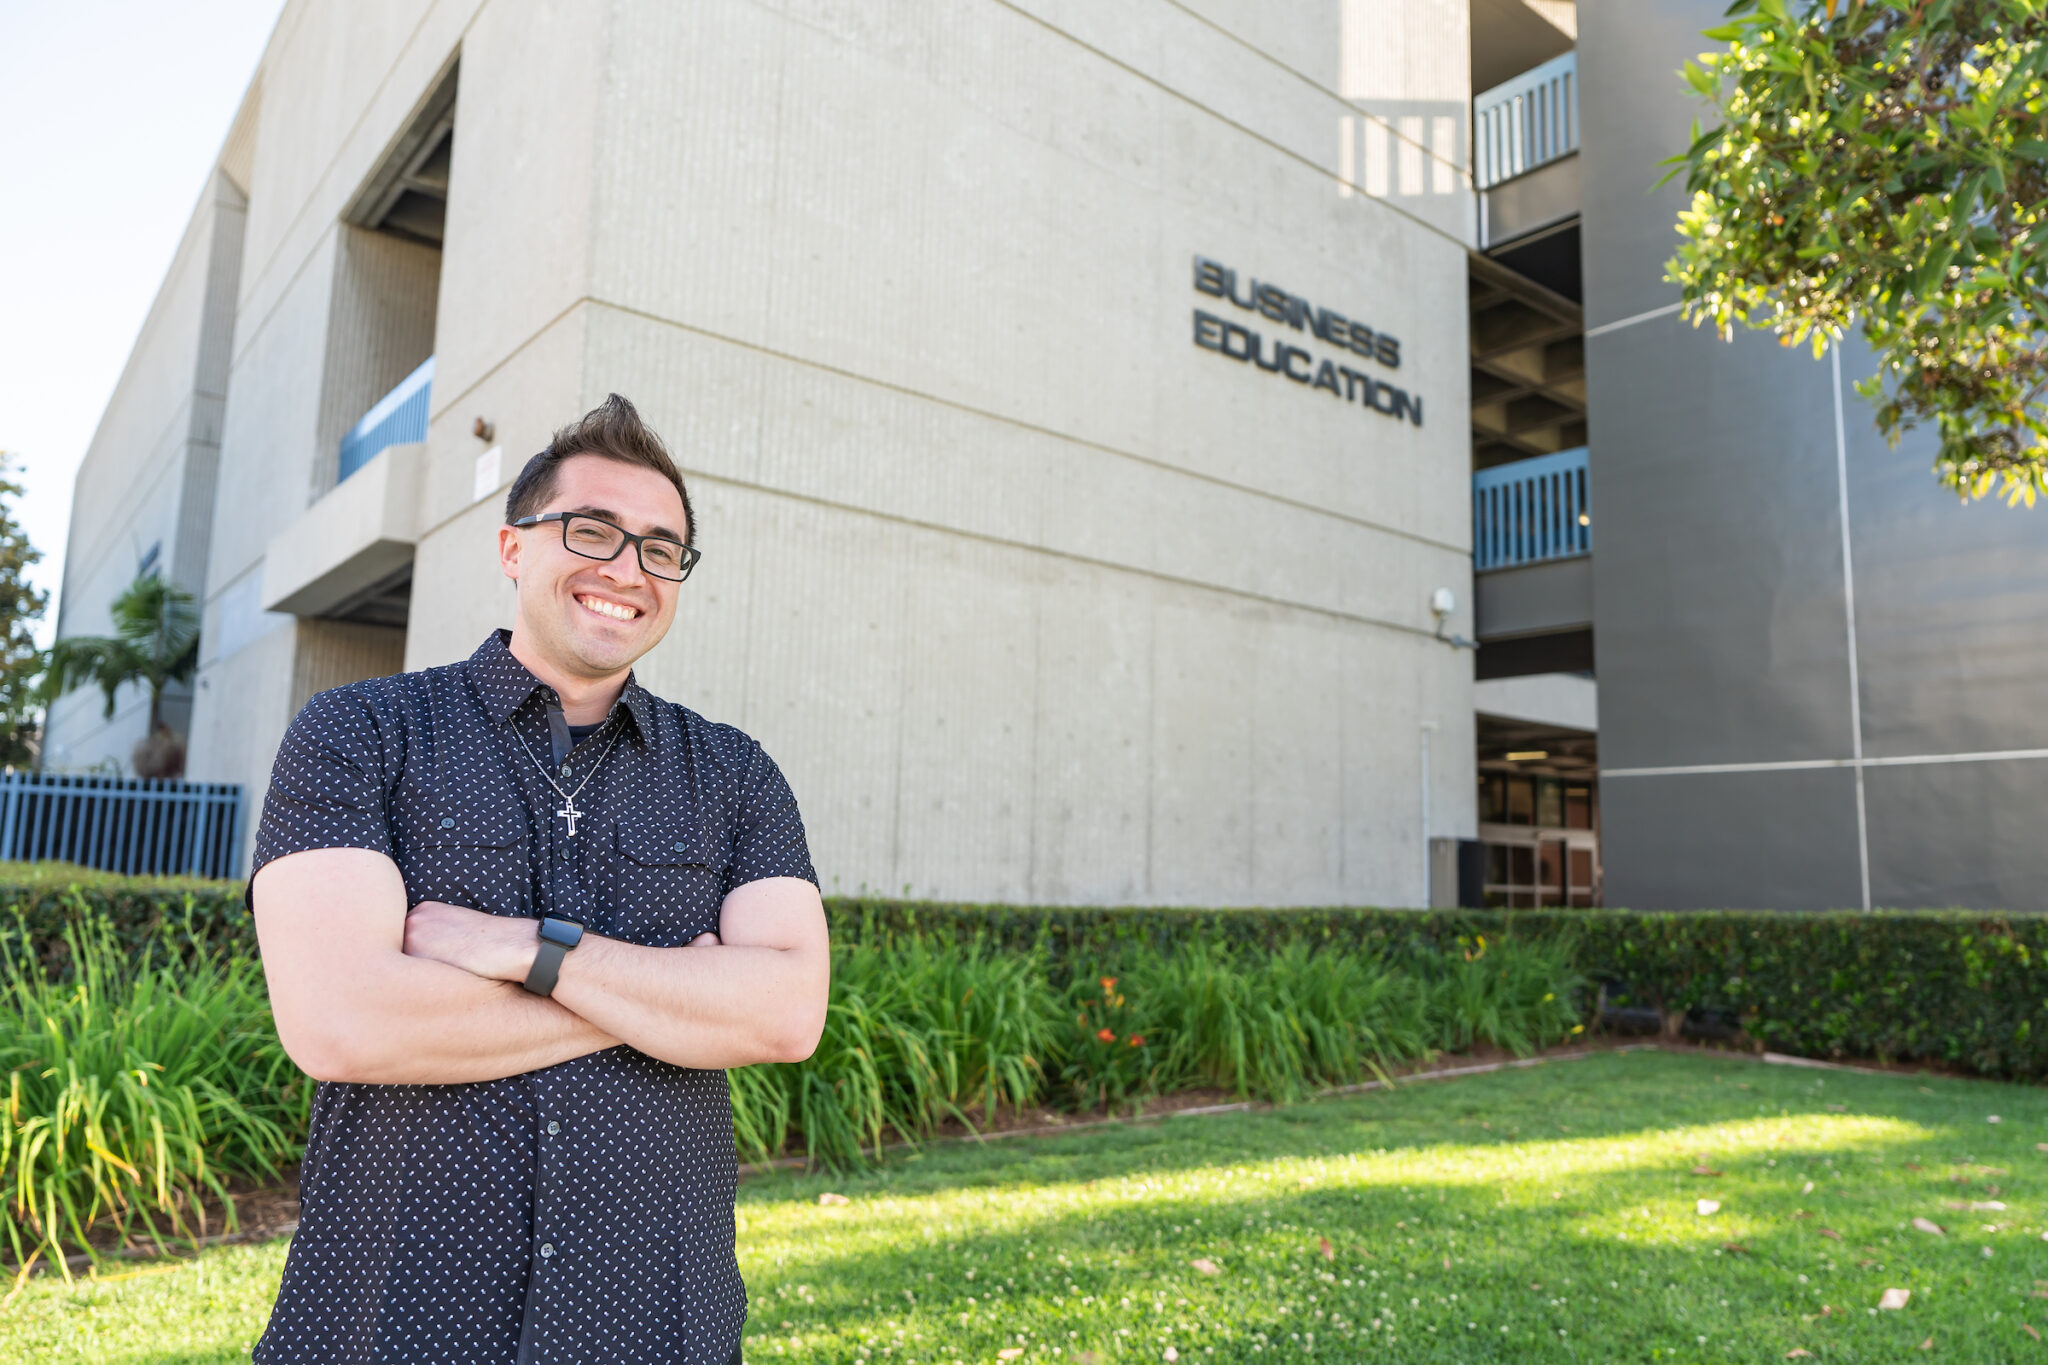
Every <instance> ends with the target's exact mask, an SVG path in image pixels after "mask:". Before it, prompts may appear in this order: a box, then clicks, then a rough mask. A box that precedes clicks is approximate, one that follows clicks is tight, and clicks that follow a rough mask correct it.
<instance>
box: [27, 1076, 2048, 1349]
mask: <svg viewBox="0 0 2048 1365" xmlns="http://www.w3.org/2000/svg"><path fill="white" fill-rule="evenodd" d="M1991 1114H1996V1115H1997V1116H1998V1117H1999V1120H2000V1122H1999V1123H1997V1124H1995V1125H1994V1124H1991V1123H1989V1122H1988V1116H1989V1115H1991ZM2037 1143H2048V1095H2044V1094H2043V1093H2042V1092H2041V1091H2039V1090H2036V1089H2033V1088H2030V1087H2021V1086H2004V1085H1995V1084H1990V1083H1986V1082H1973V1081H1951V1080H1941V1079H1923V1078H1918V1077H1859V1076H1839V1075H1833V1074H1831V1075H1829V1076H1828V1077H1826V1078H1825V1080H1824V1081H1822V1080H1819V1079H1818V1078H1815V1077H1814V1076H1813V1075H1812V1074H1811V1073H1797V1072H1791V1071H1788V1070H1784V1069H1779V1068H1769V1067H1760V1066H1756V1065H1754V1064H1752V1063H1749V1062H1745V1061H1742V1060H1739V1059H1736V1058H1727V1059H1717V1058H1704V1057H1696V1056H1660V1055H1653V1054H1638V1055H1634V1056H1610V1057H1603V1058H1597V1059H1593V1060H1588V1061H1581V1062H1574V1063H1571V1064H1570V1065H1568V1066H1564V1065H1558V1066H1545V1067H1541V1068H1533V1069H1530V1070H1525V1071H1512V1072H1503V1073H1498V1074H1494V1075H1487V1076H1475V1077H1469V1078H1465V1079H1461V1080H1457V1081H1449V1082H1443V1083H1433V1084H1429V1085H1410V1086H1403V1087H1400V1088H1399V1089H1396V1090H1392V1091H1382V1092H1377V1093H1374V1094H1369V1095H1360V1096H1355V1097H1347V1098H1344V1099H1339V1100H1331V1101H1325V1102H1319V1103H1314V1104H1304V1105H1296V1106H1292V1107H1288V1108H1282V1109H1277V1110H1272V1111H1268V1112H1262V1113H1248V1114H1232V1115H1226V1116H1220V1117H1211V1118H1200V1119H1176V1120H1168V1121H1164V1122H1159V1123H1150V1124H1141V1125H1134V1126H1130V1127H1120V1128H1108V1129H1096V1130H1092V1131H1088V1132H1082V1133H1075V1134H1071V1135H1067V1136H1064V1137H1058V1138H1052V1139H1044V1140H1019V1141H1008V1142H990V1143H987V1144H971V1143H963V1144H947V1145H939V1146H933V1147H930V1148H928V1149H926V1150H925V1151H923V1152H922V1153H915V1154H909V1155H907V1156H905V1157H903V1158H902V1159H899V1160H894V1161H892V1162H891V1163H889V1164H888V1165H887V1166H884V1167H882V1168H879V1169H876V1170H873V1171H869V1172H865V1173H862V1174H860V1175H857V1176H838V1177H832V1176H823V1175H801V1174H796V1173H783V1174H778V1175H774V1176H769V1177H764V1178H762V1179H759V1180H749V1181H747V1182H746V1183H745V1184H744V1185H743V1186H742V1187H741V1191H740V1202H739V1207H738V1210H737V1214H738V1220H739V1231H738V1237H739V1251H740V1259H741V1266H742V1269H743V1271H744V1272H745V1275H746V1279H747V1284H748V1288H749V1295H750V1302H751V1308H750V1315H749V1321H748V1328H747V1348H746V1349H747V1359H748V1360H749V1362H752V1363H753V1365H761V1362H768V1361H775V1362H782V1361H788V1362H805V1363H806V1365H812V1363H815V1365H823V1363H824V1362H828V1361H829V1362H841V1361H853V1362H867V1365H951V1362H954V1361H958V1362H960V1363H961V1365H970V1362H990V1363H991V1365H1000V1363H1001V1362H1003V1361H1013V1362H1017V1361H1022V1362H1030V1361H1043V1362H1057V1363H1058V1365H1108V1362H1111V1361H1116V1362H1138V1361H1147V1362H1158V1361H1171V1360H1178V1361H1184V1362H1203V1363H1204V1365H1207V1363H1209V1362H1259V1365H1265V1362H1267V1361H1269V1360H1273V1359H1275V1358H1285V1359H1288V1360H1297V1359H1298V1360H1303V1361H1312V1360H1314V1359H1317V1358H1324V1359H1329V1360H1336V1361H1347V1362H1348V1361H1353V1360H1368V1359H1369V1360H1373V1361H1397V1362H1424V1361H1429V1362H1435V1361H1459V1362H1467V1363H1468V1365H1470V1363H1472V1362H1510V1361H1513V1362H1523V1361H1545V1362H1549V1361H1558V1362H1563V1361H1603V1362H1604V1361H1629V1362H1635V1361H1641V1362H1651V1365H1666V1363H1667V1362H1673V1361H1678V1362H1687V1363H1688V1365H1690V1363H1692V1362H1722V1361H1727V1362H1734V1361H1763V1360H1770V1361H1776V1360H1779V1359H1782V1358H1784V1357H1785V1355H1786V1353H1787V1352H1788V1351H1791V1350H1794V1349H1801V1350H1807V1351H1811V1352H1812V1353H1813V1357H1814V1358H1815V1359H1817V1360H1820V1361H1828V1362H1877V1361H1893V1360H1898V1359H1901V1358H1910V1359H1923V1358H1931V1359H1939V1360H1943V1361H1973V1362H1977V1361H1981V1362H1987V1363H1988V1362H2000V1363H2001V1365H2003V1362H2010V1361H2015V1360H2024V1359H2033V1358H2037V1357H2038V1358H2043V1359H2048V1344H2044V1343H2040V1342H2037V1341H2035V1340H2034V1339H2033V1338H2031V1337H2030V1336H2028V1335H2027V1333H2026V1327H2029V1326H2030V1327H2033V1328H2034V1329H2035V1330H2037V1331H2043V1330H2048V1314H2044V1313H2043V1312H2042V1311H2040V1310H2042V1309H2043V1308H2048V1303H2044V1301H2043V1299H2042V1298H2039V1297H2036V1288H2037V1281H2036V1277H2041V1282H2044V1283H2048V1243H2044V1242H2043V1241H2042V1240H2041V1232H2042V1228H2043V1224H2044V1217H2043V1215H2044V1209H2048V1152H2044V1151H2041V1150H2037V1147H2036V1144H2037ZM828 1192H829V1193H831V1194H834V1195H836V1196H840V1197H842V1198H843V1199H844V1200H845V1201H846V1202H843V1203H842V1202H837V1201H836V1200H835V1201H834V1202H830V1203H826V1204H820V1202H819V1196H820V1195H821V1194H825V1193H828ZM1702 1199H1705V1200H1709V1201H1712V1202H1713V1203H1715V1204H1718V1206H1719V1207H1718V1208H1717V1209H1716V1210H1715V1211H1713V1212H1712V1213H1711V1214H1706V1215H1702V1214H1701V1213H1700V1212H1699V1211H1698V1210H1699V1209H1700V1207H1701V1205H1700V1203H1699V1201H1700V1200H1702ZM1916 1218H1918V1219H1922V1220H1924V1221H1926V1222H1927V1223H1928V1224H1930V1225H1932V1226H1937V1227H1939V1229H1940V1231H1939V1232H1923V1231H1919V1230H1917V1229H1915V1227H1914V1226H1913V1220H1915V1219H1916ZM281 1261H282V1247H281V1246H277V1245H272V1246H269V1247H258V1248H233V1249H222V1250H220V1251H215V1252H209V1253H207V1254H206V1255H205V1256H203V1257H202V1258H200V1261H199V1262H198V1263H197V1264H196V1265H193V1266H189V1267H181V1268H179V1269H178V1270H176V1271H175V1272H172V1273H164V1274H159V1275H155V1276H153V1277H143V1278H137V1279H134V1280H131V1281H126V1282H123V1283H118V1284H104V1285H96V1286H82V1287H80V1288H78V1289H75V1290H66V1289H65V1288H64V1287H63V1286H62V1285H61V1284H59V1283H57V1282H55V1281H38V1282H36V1283H34V1284H31V1285H30V1286H29V1287H28V1288H27V1289H25V1290H24V1292H23V1294H22V1295H21V1297H20V1298H19V1299H18V1300H17V1301H16V1303H15V1305H14V1307H13V1308H12V1309H11V1310H10V1311H9V1313H8V1314H7V1315H6V1316H4V1317H0V1360H6V1361H9V1362H12V1361H15V1360H24V1361H28V1360H37V1361H41V1360H61V1361H67V1362H69V1361H85V1360H107V1361H118V1362H141V1361H145V1360H150V1361H166V1362H177V1365H196V1362H199V1361H214V1360H223V1361H225V1360H232V1359H238V1358H242V1356H241V1354H240V1353H241V1352H245V1351H246V1345H245V1343H246V1342H247V1341H248V1340H249V1339H251V1338H252V1337H253V1335H254V1334H255V1331H256V1330H258V1329H259V1328H260V1324H261V1322H262V1319H263V1315H264V1313H265V1312H266V1311H267V1307H268V1299H269V1295H270V1294H271V1293H272V1292H273V1291H274V1288H275V1285H276V1274H277V1269H278V1267H279V1266H280V1264H281ZM1887 1289H1903V1290H1910V1291H1911V1294H1910V1298H1909V1302H1908V1304H1907V1307H1905V1308H1904V1309H1901V1310H1898V1311H1885V1310H1880V1308H1879V1307H1878V1304H1879V1302H1880V1298H1881V1296H1882V1295H1883V1293H1884V1292H1885V1291H1886V1290H1887ZM2023 1324H2024V1326H2023ZM1923 1341H1932V1342H1933V1343H1934V1345H1933V1346H1932V1347H1931V1348H1930V1351H1931V1352H1932V1353H1933V1354H1932V1355H1931V1356H1922V1354H1921V1353H1920V1351H1919V1349H1918V1348H1919V1347H1920V1345H1921V1343H1922V1342H1923ZM1169 1352H1171V1353H1172V1354H1171V1355H1169Z"/></svg>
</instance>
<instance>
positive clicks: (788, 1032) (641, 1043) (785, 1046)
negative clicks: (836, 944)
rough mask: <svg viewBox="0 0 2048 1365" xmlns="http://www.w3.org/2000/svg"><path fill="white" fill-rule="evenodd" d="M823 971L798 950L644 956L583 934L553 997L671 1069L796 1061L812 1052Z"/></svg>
mask: <svg viewBox="0 0 2048 1365" xmlns="http://www.w3.org/2000/svg"><path fill="white" fill-rule="evenodd" d="M828 971H829V967H828V965H827V963H826V961H825V949H824V948H823V946H822V945H819V946H817V947H804V948H762V947H738V946H733V945H729V944H725V945H718V946H710V947H702V948H644V947H641V946H640V945H638V944H633V943H621V942H619V941H618V940H616V939H605V938H598V937H596V936H595V935H588V936H586V937H585V938H584V941H583V943H582V945H581V946H580V947H578V948H577V949H576V950H575V951H574V952H572V953H570V954H568V956H567V957H565V958H564V959H563V963H562V971H561V977H560V980H559V981H558V982H557V984H556V986H555V993H554V995H553V997H552V998H553V999H555V1000H558V1001H560V1002H561V1004H562V1005H563V1006H565V1007H567V1008H568V1009H569V1010H571V1011H573V1012H574V1013H575V1014H577V1015H579V1016H581V1017H582V1018H583V1019H586V1020H588V1021H589V1022H590V1023H591V1024H592V1025H594V1026H595V1027H596V1028H598V1029H601V1030H602V1031H604V1032H605V1033H606V1034H608V1035H610V1036H611V1037H614V1038H617V1039H618V1040H619V1041H620V1042H622V1043H626V1044H628V1045H630V1046H632V1047H635V1048H638V1049H639V1050H640V1051H642V1052H645V1053H647V1054H648V1055H649V1056H652V1057H659V1058H661V1059H662V1060H663V1061H665V1062H672V1063H674V1064H675V1065H677V1066H689V1067H705V1068H713V1067H718V1068H729V1067H736V1066H752V1065H754V1064H755V1063H757V1062H788V1061H799V1060H801V1059H802V1058H804V1057H807V1056H809V1055H810V1053H811V1050H812V1049H813V1048H814V1047H815V1046H816V1045H817V1039H818V1031H819V1029H820V1028H822V1027H823V1023H824V1000H825V993H826V986H827V973H828Z"/></svg>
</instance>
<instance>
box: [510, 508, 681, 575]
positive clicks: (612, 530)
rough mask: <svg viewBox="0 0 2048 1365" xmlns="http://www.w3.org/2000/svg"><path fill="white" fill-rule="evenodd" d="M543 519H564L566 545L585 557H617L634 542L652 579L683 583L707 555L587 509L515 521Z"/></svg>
mask: <svg viewBox="0 0 2048 1365" xmlns="http://www.w3.org/2000/svg"><path fill="white" fill-rule="evenodd" d="M544 521H559V522H561V523H562V546H563V548H564V549H566V550H568V551H569V552H570V553H571V554H579V555H582V556H583V557H584V558H585V559H607V560H609V559H617V558H618V557H619V551H621V550H623V549H625V548H626V546H627V544H628V543H631V544H632V545H633V546H634V547H635V549H636V550H637V552H638V553H639V555H640V568H641V571H642V572H644V573H645V574H647V576H648V577H650V578H662V579H666V580H668V581H669V582H671V583H680V582H682V581H683V580H684V579H686V578H688V577H689V576H690V570H692V569H694V568H696V567H697V561H698V560H700V559H702V558H703V557H704V554H703V551H701V550H699V549H698V548H697V547H696V546H694V545H685V544H683V542H681V541H680V540H671V539H669V538H668V537H667V536H636V535H634V534H633V533H632V532H631V531H628V530H626V529H625V528H624V527H621V526H614V525H612V524H611V523H610V522H608V521H606V520H605V519H604V518H603V517H593V516H590V515H589V514H587V513H584V512H542V513H541V514H540V515H539V516H534V517H521V518H520V519H519V520H517V521H515V522H513V523H512V524H513V525H514V526H538V525H540V524H541V523H542V522H544Z"/></svg>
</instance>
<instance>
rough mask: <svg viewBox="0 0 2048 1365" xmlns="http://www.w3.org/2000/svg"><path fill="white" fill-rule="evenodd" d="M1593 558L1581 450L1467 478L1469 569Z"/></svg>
mask: <svg viewBox="0 0 2048 1365" xmlns="http://www.w3.org/2000/svg"><path fill="white" fill-rule="evenodd" d="M1591 553H1593V502H1592V498H1591V496H1590V488H1589V486H1588V480H1587V477H1586V448H1585V447H1584V446H1579V447H1578V448H1576V449H1574V450H1560V451H1558V452H1557V453H1556V454H1555V455H1538V456H1537V457H1536V458H1535V459H1533V460H1517V461H1515V462H1514V463H1513V464H1502V465H1495V466H1494V467H1493V468H1491V469H1482V470H1480V471H1479V472H1478V473H1477V474H1474V475H1473V476H1472V567H1473V568H1474V569H1477V570H1479V571H1481V572H1484V571H1485V570H1487V569H1512V568H1514V567H1515V566H1517V565H1520V564H1540V563H1542V562H1543V561H1544V560H1547V559H1571V558H1574V557H1575V556H1578V555H1589V554H1591Z"/></svg>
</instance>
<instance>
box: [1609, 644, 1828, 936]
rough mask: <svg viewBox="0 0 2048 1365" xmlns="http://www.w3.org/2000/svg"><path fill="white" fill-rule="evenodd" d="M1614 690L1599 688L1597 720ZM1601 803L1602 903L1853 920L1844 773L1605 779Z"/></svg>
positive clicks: (1799, 771) (1816, 771)
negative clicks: (1820, 914) (1821, 914)
mask: <svg viewBox="0 0 2048 1365" xmlns="http://www.w3.org/2000/svg"><path fill="white" fill-rule="evenodd" d="M1612 686H1613V684H1611V683H1609V682H1607V681H1606V680H1605V679H1604V678H1603V679H1602V681H1601V704H1602V709H1603V710H1605V709H1606V707H1607V705H1608V698H1609V697H1610V696H1611V695H1612V692H1611V688H1612ZM1603 719H1604V717H1603ZM1600 795H1601V801H1600V822H1601V863H1602V870H1603V872H1604V874H1605V877H1606V902H1607V904H1609V905H1615V906H1624V907H1627V908H1629V909H1632V910H1696V909H1724V910H1845V909H1846V910H1853V909H1855V908H1856V907H1857V906H1858V905H1860V904H1861V903H1862V895H1863V889H1862V883H1861V879H1860V875H1859V873H1858V871H1857V848H1856V792H1855V775H1854V774H1853V773H1852V772H1851V771H1850V770H1849V769H1847V768H1819V769H1810V768H1809V769H1794V770H1791V771H1780V772H1745V773H1700V774H1686V775H1681V776H1675V777H1629V778H1608V779H1607V780H1606V781H1605V782H1603V784H1602V787H1601V793H1600Z"/></svg>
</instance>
